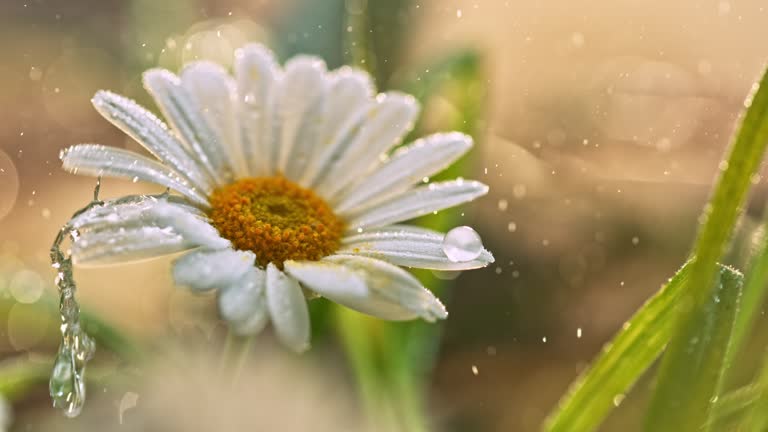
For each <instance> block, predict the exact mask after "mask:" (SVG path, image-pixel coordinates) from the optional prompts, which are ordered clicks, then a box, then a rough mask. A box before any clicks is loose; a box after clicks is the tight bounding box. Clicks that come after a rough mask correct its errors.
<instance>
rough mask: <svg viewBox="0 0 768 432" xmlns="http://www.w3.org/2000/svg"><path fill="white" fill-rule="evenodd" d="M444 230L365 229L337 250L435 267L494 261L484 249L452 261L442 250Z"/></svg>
mask: <svg viewBox="0 0 768 432" xmlns="http://www.w3.org/2000/svg"><path fill="white" fill-rule="evenodd" d="M444 237H445V235H444V234H442V233H439V232H436V231H432V230H428V229H424V228H418V227H412V226H407V225H393V226H389V227H385V228H379V229H374V230H371V231H366V232H364V233H362V234H356V235H352V236H349V237H346V238H344V239H343V240H342V244H341V247H340V248H339V250H338V251H337V253H338V254H344V255H361V256H368V257H371V258H376V259H380V260H383V261H387V262H389V263H392V264H395V265H400V266H406V267H415V268H425V269H433V270H469V269H474V268H480V267H485V266H487V265H488V264H490V263H492V262H493V261H494V260H493V255H491V253H490V252H488V251H487V250H486V249H483V250H482V252H481V253H480V256H479V257H477V258H476V259H474V260H471V261H466V262H453V261H451V260H449V259H448V257H447V256H446V255H445V252H443V238H444Z"/></svg>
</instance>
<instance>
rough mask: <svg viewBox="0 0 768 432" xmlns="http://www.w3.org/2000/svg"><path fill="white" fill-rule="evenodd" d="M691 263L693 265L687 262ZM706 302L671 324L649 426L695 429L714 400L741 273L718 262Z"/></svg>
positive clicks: (654, 428) (702, 424)
mask: <svg viewBox="0 0 768 432" xmlns="http://www.w3.org/2000/svg"><path fill="white" fill-rule="evenodd" d="M691 268H693V267H691ZM719 276H720V277H719V281H718V283H716V284H715V287H714V289H713V290H712V291H711V293H710V295H709V297H708V298H707V302H706V303H705V304H704V305H703V306H704V307H701V308H698V309H697V310H696V313H695V314H694V315H693V316H692V317H691V318H692V319H689V320H687V321H685V322H684V323H683V324H684V325H683V326H682V327H681V328H678V329H676V330H675V339H673V341H677V343H674V344H673V343H670V345H669V347H668V348H667V353H666V355H665V356H664V360H663V363H662V368H661V371H660V373H659V376H658V384H657V386H658V387H657V389H656V392H655V393H654V396H653V399H652V401H651V407H650V409H649V416H648V417H647V419H646V425H645V426H646V427H645V430H647V431H672V430H674V431H699V430H702V428H703V427H706V425H707V424H711V422H708V417H709V415H711V413H712V407H713V402H715V401H717V395H718V394H719V392H720V387H721V383H722V378H723V375H724V370H725V369H726V368H727V367H728V365H727V364H726V362H727V360H728V357H729V356H727V355H726V353H727V351H728V349H729V344H730V341H731V335H732V333H733V327H734V321H735V316H736V313H737V311H738V307H739V299H740V297H741V291H742V283H743V276H742V275H741V273H739V272H737V271H735V270H732V269H730V268H728V267H722V268H721V270H720V274H719Z"/></svg>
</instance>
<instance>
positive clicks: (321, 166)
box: [301, 102, 374, 190]
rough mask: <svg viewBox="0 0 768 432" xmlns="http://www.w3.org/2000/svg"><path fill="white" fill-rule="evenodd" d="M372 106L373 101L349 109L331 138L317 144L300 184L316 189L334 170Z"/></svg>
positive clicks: (355, 136) (353, 140)
mask: <svg viewBox="0 0 768 432" xmlns="http://www.w3.org/2000/svg"><path fill="white" fill-rule="evenodd" d="M373 107H374V103H373V102H368V103H365V104H363V105H362V106H359V107H354V108H351V109H350V115H349V117H348V118H346V119H345V121H344V122H343V123H341V124H340V125H339V126H338V128H337V130H336V131H335V135H333V138H332V139H330V141H329V142H328V143H321V145H320V146H319V148H318V150H317V153H316V154H315V157H313V158H312V163H311V164H310V166H309V169H308V170H307V172H306V173H305V174H304V176H303V177H302V179H301V184H302V185H304V186H306V187H309V188H312V189H313V190H316V189H317V187H318V185H319V184H320V183H322V182H323V181H324V180H325V179H326V176H328V175H329V173H331V172H334V170H335V167H336V166H337V165H338V163H339V162H340V161H341V160H342V158H344V156H345V155H346V154H347V153H348V152H349V148H350V146H351V145H352V144H353V143H354V142H355V140H356V138H357V136H358V135H359V134H360V131H361V130H362V129H363V127H364V126H365V124H366V121H367V120H368V119H369V117H370V114H371V112H372V110H373Z"/></svg>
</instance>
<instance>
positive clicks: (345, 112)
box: [322, 66, 375, 140]
mask: <svg viewBox="0 0 768 432" xmlns="http://www.w3.org/2000/svg"><path fill="white" fill-rule="evenodd" d="M329 80H330V84H329V87H330V90H329V93H330V95H331V96H332V97H331V98H330V99H329V101H328V107H327V110H326V113H325V121H324V124H323V134H322V135H323V137H324V138H325V140H330V139H332V138H333V137H334V136H335V135H336V132H337V131H338V130H339V127H340V126H341V125H342V124H344V123H345V122H346V121H347V119H349V118H350V117H351V116H352V113H353V112H354V110H355V109H356V108H361V107H364V106H366V105H367V104H368V103H370V102H371V100H372V99H373V95H374V91H375V89H374V86H373V83H372V82H371V76H370V75H368V73H367V72H365V71H362V70H359V69H354V68H351V67H348V66H344V67H341V68H339V69H337V70H335V71H333V72H331V73H330V76H329Z"/></svg>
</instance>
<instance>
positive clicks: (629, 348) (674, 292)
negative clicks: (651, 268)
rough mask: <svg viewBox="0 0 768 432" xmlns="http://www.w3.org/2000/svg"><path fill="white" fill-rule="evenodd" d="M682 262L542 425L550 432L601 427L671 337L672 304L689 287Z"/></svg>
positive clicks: (687, 268) (687, 270)
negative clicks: (673, 274)
mask: <svg viewBox="0 0 768 432" xmlns="http://www.w3.org/2000/svg"><path fill="white" fill-rule="evenodd" d="M689 277H690V265H689V264H686V265H685V266H683V267H682V268H681V269H680V270H679V271H678V272H677V273H676V274H675V276H674V277H673V278H672V279H670V280H669V282H668V283H667V284H666V285H665V286H663V287H662V288H661V290H659V292H657V293H656V294H655V295H654V296H653V297H652V298H651V299H650V300H648V301H647V302H646V303H645V305H644V306H643V307H642V308H640V309H639V310H638V311H637V312H636V313H635V315H634V316H633V317H632V318H631V319H630V320H629V321H627V322H626V323H625V324H624V326H622V329H621V330H619V332H618V333H617V334H616V336H614V337H613V339H612V340H611V341H610V342H609V343H607V344H606V345H605V347H604V348H603V351H602V352H601V353H600V355H599V356H598V357H597V359H596V360H595V361H594V362H593V364H592V366H591V367H590V368H589V369H587V370H586V371H585V372H584V373H582V374H581V376H579V378H577V379H576V381H575V382H574V383H573V384H572V385H571V389H570V390H569V392H568V393H567V394H566V395H565V396H564V397H563V399H561V401H560V404H559V407H558V408H557V410H556V411H555V412H553V413H552V414H550V416H549V417H548V418H547V420H546V422H545V426H544V430H545V431H549V432H565V431H568V432H581V431H591V430H594V429H595V428H597V426H599V425H600V423H601V422H602V421H603V420H604V419H605V417H606V416H607V415H608V413H609V412H610V411H611V410H612V409H613V408H614V407H615V405H616V403H615V401H617V402H618V401H619V400H620V399H621V398H623V396H624V394H625V393H626V392H627V391H629V389H630V388H631V387H632V385H633V384H634V383H635V382H636V381H637V380H638V378H640V376H641V375H642V374H643V372H645V371H646V369H648V367H649V366H650V365H651V364H652V363H653V361H654V360H656V358H657V357H658V356H659V355H660V354H661V351H662V350H663V349H664V346H665V345H666V344H667V342H669V340H670V338H671V337H672V330H673V319H672V318H673V313H674V304H675V302H676V301H677V299H678V298H679V297H680V295H681V293H682V291H683V289H684V287H685V286H687V281H688V279H689Z"/></svg>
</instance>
